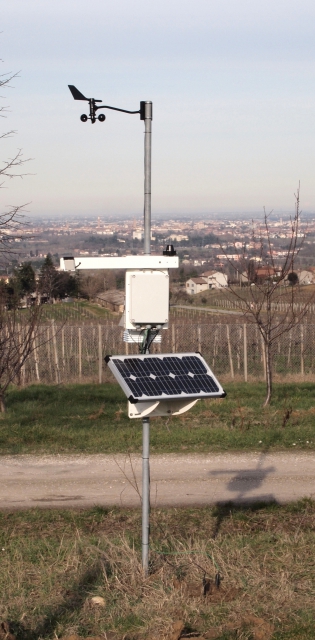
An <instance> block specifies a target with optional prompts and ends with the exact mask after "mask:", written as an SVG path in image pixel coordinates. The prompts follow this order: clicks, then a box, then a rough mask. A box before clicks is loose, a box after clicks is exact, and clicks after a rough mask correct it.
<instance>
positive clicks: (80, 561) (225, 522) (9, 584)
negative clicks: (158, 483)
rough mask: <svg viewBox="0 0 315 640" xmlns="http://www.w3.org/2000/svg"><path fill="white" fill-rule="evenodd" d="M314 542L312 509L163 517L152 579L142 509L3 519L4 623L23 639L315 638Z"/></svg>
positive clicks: (220, 510)
mask: <svg viewBox="0 0 315 640" xmlns="http://www.w3.org/2000/svg"><path fill="white" fill-rule="evenodd" d="M314 532H315V504H314V503H313V502H311V501H309V500H304V501H301V502H299V503H297V504H294V505H287V506H284V507H279V506H277V505H275V504H270V505H262V504H260V505H256V506H253V507H251V508H247V509H246V508H237V507H232V506H231V505H226V506H224V507H214V508H204V509H158V510H155V509H153V510H152V512H151V553H150V575H149V577H148V578H144V576H143V573H142V570H141V547H140V544H141V540H140V533H141V514H140V511H139V510H135V509H134V510H125V509H111V510H108V509H100V508H94V509H92V510H89V511H74V510H72V511H70V510H63V511H57V510H55V511H50V510H36V509H33V510H31V511H24V512H13V513H2V514H1V513H0V554H1V572H0V593H1V602H0V622H1V621H2V622H4V621H8V623H9V628H10V630H11V632H13V633H15V634H16V637H17V640H38V639H40V638H42V639H53V638H54V639H56V638H65V637H69V636H70V635H71V636H72V640H75V638H77V636H73V634H78V636H80V637H87V636H89V637H91V636H92V637H93V638H94V640H96V637H97V638H103V639H105V638H107V639H108V640H158V639H161V640H162V639H163V640H178V638H179V637H181V638H192V637H194V638H197V637H199V638H200V640H201V638H203V639H209V640H210V639H211V638H212V639H213V640H215V639H216V640H236V639H238V640H293V639H295V640H311V639H312V638H313V637H314V619H315V605H314V596H315V573H314V553H313V551H314V543H315V533H314ZM218 574H219V577H220V585H219V588H218V587H217V585H216V584H215V578H216V575H217V576H218ZM217 582H218V579H217ZM2 630H3V629H2V628H1V631H0V633H1V632H2ZM176 630H177V635H176V633H175V631H176ZM7 637H8V636H6V635H5V634H2V635H1V638H3V639H4V638H7Z"/></svg>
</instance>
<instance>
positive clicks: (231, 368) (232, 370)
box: [226, 324, 234, 380]
mask: <svg viewBox="0 0 315 640" xmlns="http://www.w3.org/2000/svg"><path fill="white" fill-rule="evenodd" d="M226 337H227V344H228V352H229V361H230V373H231V378H232V380H234V366H233V358H232V349H231V340H230V329H229V325H228V324H227V325H226Z"/></svg>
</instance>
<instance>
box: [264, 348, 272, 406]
mask: <svg viewBox="0 0 315 640" xmlns="http://www.w3.org/2000/svg"><path fill="white" fill-rule="evenodd" d="M264 348H265V362H266V384H267V395H266V399H265V402H264V405H263V406H264V407H266V406H267V405H268V404H270V400H271V394H272V358H271V344H270V343H269V342H267V343H266V342H265V343H264Z"/></svg>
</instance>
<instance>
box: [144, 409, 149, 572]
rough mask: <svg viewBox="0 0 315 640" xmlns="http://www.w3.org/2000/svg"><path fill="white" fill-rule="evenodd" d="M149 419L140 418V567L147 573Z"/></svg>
mask: <svg viewBox="0 0 315 640" xmlns="http://www.w3.org/2000/svg"><path fill="white" fill-rule="evenodd" d="M149 456H150V420H149V418H143V419H142V567H143V571H144V575H145V576H147V575H148V573H149V534H150V460H149Z"/></svg>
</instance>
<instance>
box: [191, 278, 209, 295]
mask: <svg viewBox="0 0 315 640" xmlns="http://www.w3.org/2000/svg"><path fill="white" fill-rule="evenodd" d="M207 289H209V285H208V282H207V280H205V278H189V280H187V282H186V293H189V295H194V294H195V293H200V291H206V290H207Z"/></svg>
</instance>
